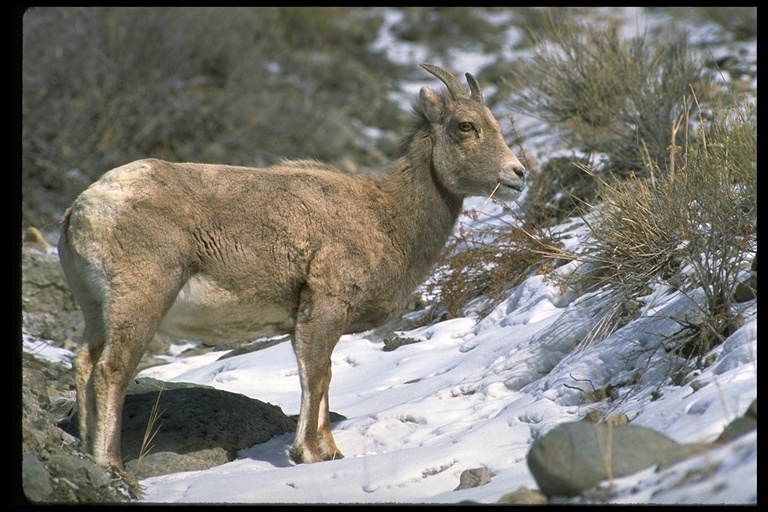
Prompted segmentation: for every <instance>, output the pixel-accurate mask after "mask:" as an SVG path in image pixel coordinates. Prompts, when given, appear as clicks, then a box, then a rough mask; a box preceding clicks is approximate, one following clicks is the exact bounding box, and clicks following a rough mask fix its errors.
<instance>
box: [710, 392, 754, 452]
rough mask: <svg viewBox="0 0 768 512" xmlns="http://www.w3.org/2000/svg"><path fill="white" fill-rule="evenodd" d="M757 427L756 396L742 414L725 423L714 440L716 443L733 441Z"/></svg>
mask: <svg viewBox="0 0 768 512" xmlns="http://www.w3.org/2000/svg"><path fill="white" fill-rule="evenodd" d="M756 428H757V398H755V399H754V400H752V403H751V404H749V408H747V411H746V412H745V413H744V416H739V417H738V418H736V419H735V420H733V421H732V422H730V423H729V424H728V425H726V427H725V429H724V430H723V432H722V434H720V435H719V436H718V438H717V439H716V440H715V443H716V444H725V443H728V442H730V441H733V440H734V439H736V438H737V437H740V436H742V435H744V434H746V433H747V432H750V431H752V430H754V429H756Z"/></svg>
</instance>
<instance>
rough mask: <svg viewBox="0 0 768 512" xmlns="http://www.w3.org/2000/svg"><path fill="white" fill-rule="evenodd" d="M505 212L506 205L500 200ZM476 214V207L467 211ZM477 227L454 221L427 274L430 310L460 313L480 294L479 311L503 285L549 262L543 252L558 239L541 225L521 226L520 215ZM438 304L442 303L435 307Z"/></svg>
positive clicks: (501, 294)
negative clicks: (429, 275) (453, 228)
mask: <svg viewBox="0 0 768 512" xmlns="http://www.w3.org/2000/svg"><path fill="white" fill-rule="evenodd" d="M504 210H505V212H506V213H511V210H510V209H509V208H508V207H507V206H504ZM467 213H469V214H470V215H471V216H473V217H474V218H475V220H477V219H478V218H479V217H480V215H482V213H481V212H477V211H471V212H467ZM499 222H500V223H499V224H491V223H488V224H486V225H485V226H484V227H482V228H480V229H472V230H470V229H467V228H466V227H465V226H459V228H458V229H457V230H456V232H455V234H454V235H453V236H452V237H451V239H450V240H449V242H448V244H447V246H446V249H445V251H444V252H443V254H442V256H441V258H440V259H439V260H438V262H437V266H436V271H435V274H434V276H433V278H432V279H431V280H430V281H429V282H428V283H427V284H426V286H425V290H426V294H427V295H428V296H429V297H431V298H432V307H433V310H436V311H439V312H440V313H441V316H443V317H444V318H454V317H456V316H459V315H460V314H462V310H463V308H464V307H465V306H466V305H467V304H468V303H469V302H470V301H472V300H473V299H478V298H484V299H485V304H484V307H482V308H481V311H480V314H481V315H482V314H484V313H487V312H488V311H489V310H490V308H492V307H493V306H494V305H496V304H497V303H499V302H500V301H502V300H503V299H505V298H506V296H507V291H508V290H509V289H510V288H512V287H514V286H517V285H518V284H520V283H521V282H523V281H524V280H525V279H526V278H528V277H529V276H530V275H532V274H534V273H546V272H547V271H548V270H549V269H550V268H551V267H552V261H553V260H551V259H548V258H547V257H546V256H545V255H551V254H556V253H557V254H559V253H561V251H560V250H559V245H558V243H557V241H556V240H555V237H554V236H553V235H552V233H551V232H550V231H549V229H547V228H546V227H544V226H541V225H536V226H533V225H531V226H528V227H522V226H523V224H524V220H523V219H522V218H513V220H512V221H504V220H503V219H500V220H499ZM441 308H442V309H441Z"/></svg>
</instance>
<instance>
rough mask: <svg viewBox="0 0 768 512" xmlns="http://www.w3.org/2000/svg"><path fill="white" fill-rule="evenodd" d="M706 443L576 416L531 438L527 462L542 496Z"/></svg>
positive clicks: (568, 491)
mask: <svg viewBox="0 0 768 512" xmlns="http://www.w3.org/2000/svg"><path fill="white" fill-rule="evenodd" d="M707 448H708V447H707V445H702V444H680V443H677V442H675V441H673V440H671V439H669V438H668V437H665V436H663V435H661V434H659V433H658V432H655V431H653V430H651V429H648V428H645V427H641V426H636V425H612V424H606V423H589V422H586V421H577V422H572V423H563V424H560V425H558V426H557V427H555V428H553V429H552V430H551V431H549V432H548V433H547V434H545V435H544V436H542V437H541V438H539V439H537V440H536V441H534V443H533V445H532V446H531V450H530V451H529V452H528V468H529V469H530V470H531V473H532V474H533V477H534V478H535V479H536V483H538V484H539V488H540V489H541V491H542V492H543V493H544V494H546V495H547V496H548V497H550V498H551V497H552V496H576V495H578V494H581V493H582V492H583V491H586V490H588V489H590V488H592V487H593V486H595V485H596V484H597V483H599V482H600V481H602V480H606V479H608V478H618V477H622V476H626V475H629V474H632V473H635V472H637V471H640V470H641V469H644V468H647V467H650V466H657V465H668V464H671V463H673V462H677V461H679V460H682V459H685V458H687V457H690V456H692V455H696V454H699V453H703V452H704V451H705V450H706V449H707Z"/></svg>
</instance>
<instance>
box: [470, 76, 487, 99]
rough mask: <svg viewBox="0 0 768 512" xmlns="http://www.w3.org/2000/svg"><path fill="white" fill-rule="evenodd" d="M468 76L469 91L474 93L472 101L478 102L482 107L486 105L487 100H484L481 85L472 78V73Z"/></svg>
mask: <svg viewBox="0 0 768 512" xmlns="http://www.w3.org/2000/svg"><path fill="white" fill-rule="evenodd" d="M466 76H467V83H468V84H469V90H470V92H471V93H472V101H476V102H478V103H480V104H481V105H485V100H484V99H483V91H481V90H480V84H479V83H478V82H477V79H476V78H475V77H474V76H472V73H467V74H466Z"/></svg>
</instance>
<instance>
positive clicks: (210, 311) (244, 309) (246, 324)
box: [157, 276, 295, 345]
mask: <svg viewBox="0 0 768 512" xmlns="http://www.w3.org/2000/svg"><path fill="white" fill-rule="evenodd" d="M294 325H295V318H294V317H293V315H292V313H291V312H290V311H289V310H288V309H286V308H285V307H280V306H277V305H274V304H271V303H263V304H245V305H244V304H243V303H242V301H241V300H240V299H239V297H237V296H235V295H233V294H232V293H231V292H229V291H227V290H225V289H223V288H221V287H219V286H218V285H217V284H216V283H214V282H213V281H211V280H209V279H206V278H205V277H201V276H193V277H192V278H190V279H189V281H187V283H186V284H185V285H184V287H183V288H182V289H181V291H180V292H179V294H178V296H177V297H176V301H175V302H174V303H173V306H171V308H170V309H169V310H168V312H167V313H166V314H165V316H164V317H163V319H162V320H161V321H160V325H159V327H158V329H157V330H158V331H159V332H162V333H164V334H167V335H169V336H173V337H175V338H179V339H184V340H191V341H200V342H202V343H205V344H207V345H217V344H220V343H231V342H243V341H250V340H253V339H256V338H259V337H262V336H276V335H279V334H288V333H290V332H292V331H293V327H294Z"/></svg>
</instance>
